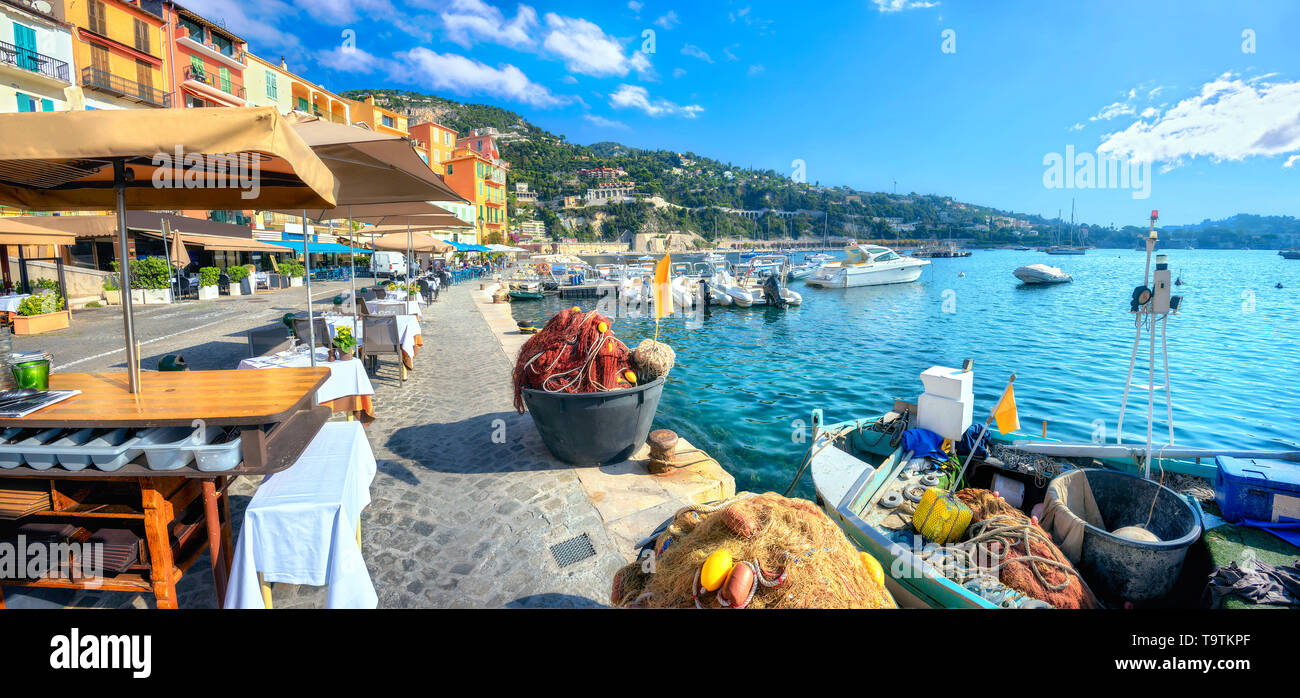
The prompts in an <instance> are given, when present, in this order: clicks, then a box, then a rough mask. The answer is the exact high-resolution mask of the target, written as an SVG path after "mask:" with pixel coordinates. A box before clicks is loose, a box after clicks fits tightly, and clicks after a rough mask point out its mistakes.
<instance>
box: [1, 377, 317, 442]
mask: <svg viewBox="0 0 1300 698" xmlns="http://www.w3.org/2000/svg"><path fill="white" fill-rule="evenodd" d="M329 375H330V370H329V368H327V367H323V366H318V367H316V368H310V367H305V368H277V369H269V370H265V371H239V370H234V371H158V372H152V371H151V372H142V373H141V374H140V392H139V393H136V394H131V393H130V392H129V391H128V389H127V385H128V384H127V374H126V373H125V372H123V373H53V374H50V389H51V390H80V391H81V394H80V395H76V396H74V397H71V398H69V399H67V400H64V401H63V402H60V403H56V404H54V405H50V406H49V407H45V408H43V409H40V410H37V411H36V412H33V413H31V414H29V415H27V416H26V417H21V418H17V419H3V418H0V427H123V426H133V427H147V426H190V425H191V423H192V422H193V421H194V420H196V419H202V420H204V421H205V422H207V423H208V424H210V425H213V426H229V425H253V424H269V423H272V422H280V421H284V419H285V418H286V417H288V416H289V415H290V414H292V413H293V412H294V411H295V410H296V409H297V408H298V407H299V405H300V404H301V403H302V402H303V401H304V399H306V400H307V401H308V406H311V405H315V394H316V390H317V389H318V388H320V386H321V385H323V384H324V383H325V380H326V379H327V378H329Z"/></svg>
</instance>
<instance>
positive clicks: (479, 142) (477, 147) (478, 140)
mask: <svg viewBox="0 0 1300 698" xmlns="http://www.w3.org/2000/svg"><path fill="white" fill-rule="evenodd" d="M498 135H499V134H498V133H497V130H496V129H494V128H476V129H474V130H473V131H470V132H469V135H468V136H464V137H462V138H457V139H456V147H457V148H465V149H467V150H473V151H474V152H476V153H479V154H481V155H483V156H485V157H487V158H488V159H489V160H500V159H501V153H500V152H498V150H497V136H498Z"/></svg>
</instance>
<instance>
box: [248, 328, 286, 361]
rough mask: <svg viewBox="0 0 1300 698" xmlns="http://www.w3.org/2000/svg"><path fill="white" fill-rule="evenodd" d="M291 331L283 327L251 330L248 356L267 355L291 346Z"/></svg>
mask: <svg viewBox="0 0 1300 698" xmlns="http://www.w3.org/2000/svg"><path fill="white" fill-rule="evenodd" d="M290 344H291V342H289V333H288V331H286V330H285V329H284V328H283V327H272V328H269V329H264V330H249V332H248V356H249V357H250V358H251V357H255V356H266V355H267V354H274V353H276V352H278V351H284V350H285V349H288V348H289V345H290Z"/></svg>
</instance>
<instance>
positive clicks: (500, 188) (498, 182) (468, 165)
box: [444, 148, 509, 245]
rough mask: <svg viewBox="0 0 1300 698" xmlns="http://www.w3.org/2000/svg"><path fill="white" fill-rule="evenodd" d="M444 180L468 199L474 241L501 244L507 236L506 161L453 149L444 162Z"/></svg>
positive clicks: (461, 149)
mask: <svg viewBox="0 0 1300 698" xmlns="http://www.w3.org/2000/svg"><path fill="white" fill-rule="evenodd" d="M446 169H447V172H446V174H445V175H444V179H445V180H446V182H447V184H448V185H449V186H450V187H451V188H452V190H454V191H455V192H456V193H457V194H460V195H461V196H463V197H465V198H466V199H468V200H469V201H470V202H471V203H472V204H473V205H474V210H475V213H476V215H477V220H476V222H475V230H476V232H477V233H478V240H476V241H475V242H477V243H478V244H481V245H486V244H492V243H498V244H502V243H505V242H506V239H507V232H506V231H507V225H508V224H509V221H508V220H507V216H506V163H505V162H504V161H502V160H492V159H490V158H488V157H487V156H485V155H484V154H483V153H480V152H478V151H476V150H472V149H470V148H457V149H456V150H455V151H454V152H453V153H452V156H451V159H449V160H448V161H447V162H446Z"/></svg>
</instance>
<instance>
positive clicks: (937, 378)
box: [921, 366, 975, 404]
mask: <svg viewBox="0 0 1300 698" xmlns="http://www.w3.org/2000/svg"><path fill="white" fill-rule="evenodd" d="M921 383H923V384H924V385H925V392H926V394H927V395H932V396H934V397H942V398H947V399H949V400H962V401H965V402H968V403H971V404H974V403H975V374H974V373H972V372H970V371H963V370H961V369H960V368H948V367H947V366H931V367H930V368H928V369H926V370H925V372H924V373H922V374H921Z"/></svg>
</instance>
